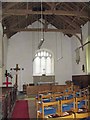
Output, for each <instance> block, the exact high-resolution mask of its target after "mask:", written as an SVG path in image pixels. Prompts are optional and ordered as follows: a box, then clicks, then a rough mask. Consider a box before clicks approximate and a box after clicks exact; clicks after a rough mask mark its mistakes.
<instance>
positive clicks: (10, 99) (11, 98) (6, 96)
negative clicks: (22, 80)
mask: <svg viewBox="0 0 90 120" xmlns="http://www.w3.org/2000/svg"><path fill="white" fill-rule="evenodd" d="M2 91H3V92H2V98H1V100H2V118H3V119H7V118H10V116H11V113H12V110H13V106H14V104H15V101H16V98H17V89H16V88H14V87H13V88H5V89H4V88H2ZM6 91H7V92H6Z"/></svg>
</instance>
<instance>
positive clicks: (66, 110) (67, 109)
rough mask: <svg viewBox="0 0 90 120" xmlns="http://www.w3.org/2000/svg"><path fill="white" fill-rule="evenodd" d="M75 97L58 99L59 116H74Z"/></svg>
mask: <svg viewBox="0 0 90 120" xmlns="http://www.w3.org/2000/svg"><path fill="white" fill-rule="evenodd" d="M74 111H75V98H72V99H69V100H61V101H60V116H61V117H60V118H74Z"/></svg>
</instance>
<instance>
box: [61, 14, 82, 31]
mask: <svg viewBox="0 0 90 120" xmlns="http://www.w3.org/2000/svg"><path fill="white" fill-rule="evenodd" d="M60 18H61V19H62V20H63V21H65V22H66V23H68V24H69V25H71V26H72V27H74V28H76V29H80V27H79V26H78V25H77V24H76V23H75V22H72V20H71V19H70V18H68V17H66V16H64V17H62V16H60Z"/></svg>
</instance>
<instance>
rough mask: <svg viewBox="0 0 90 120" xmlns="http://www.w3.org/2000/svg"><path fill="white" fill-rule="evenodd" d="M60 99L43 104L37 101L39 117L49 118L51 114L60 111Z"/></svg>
mask: <svg viewBox="0 0 90 120" xmlns="http://www.w3.org/2000/svg"><path fill="white" fill-rule="evenodd" d="M59 105H60V104H59V101H54V102H48V103H44V102H42V104H40V103H37V118H47V117H48V116H49V115H52V114H58V115H59V113H60V106H59Z"/></svg>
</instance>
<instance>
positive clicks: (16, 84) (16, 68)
mask: <svg viewBox="0 0 90 120" xmlns="http://www.w3.org/2000/svg"><path fill="white" fill-rule="evenodd" d="M10 70H15V71H16V80H15V86H16V87H17V86H18V71H20V70H24V68H19V66H18V64H16V67H15V68H11V69H10Z"/></svg>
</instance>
